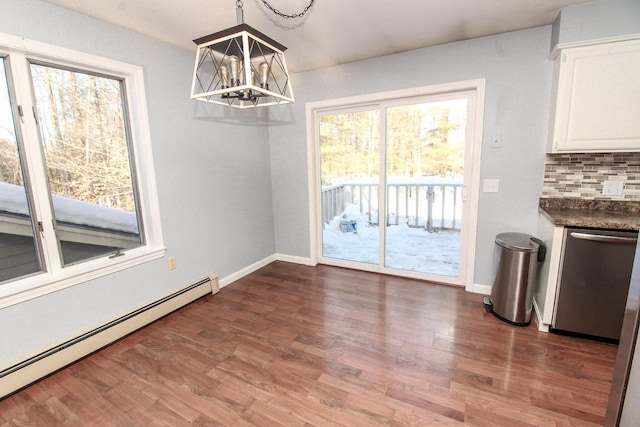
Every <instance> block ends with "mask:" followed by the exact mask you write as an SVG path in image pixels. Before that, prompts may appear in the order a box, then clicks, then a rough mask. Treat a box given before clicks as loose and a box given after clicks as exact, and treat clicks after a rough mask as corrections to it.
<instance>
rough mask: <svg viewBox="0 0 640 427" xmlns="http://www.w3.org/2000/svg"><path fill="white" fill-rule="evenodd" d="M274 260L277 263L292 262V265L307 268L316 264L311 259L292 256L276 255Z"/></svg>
mask: <svg viewBox="0 0 640 427" xmlns="http://www.w3.org/2000/svg"><path fill="white" fill-rule="evenodd" d="M276 259H277V260H278V261H285V262H292V263H294V264H302V265H308V266H311V267H313V266H316V265H318V263H317V262H313V261H312V260H311V258H305V257H301V256H293V255H285V254H276Z"/></svg>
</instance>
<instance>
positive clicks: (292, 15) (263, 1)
mask: <svg viewBox="0 0 640 427" xmlns="http://www.w3.org/2000/svg"><path fill="white" fill-rule="evenodd" d="M238 1H240V0H238ZM315 1H316V0H311V1H310V2H309V4H308V5H307V7H305V8H304V9H303V10H302V12H300V13H294V14H291V15H287V14H286V13H282V12H280V11H279V10H278V9H276V8H275V7H273V6H271V5H270V4H269V2H268V1H267V0H262V3H264V5H265V6H266V7H267V9H269V10H270V11H271V12H273V13H275V14H276V15H278V16H280V17H282V18H285V19H295V18H302V17H303V16H304V15H305V13H307V12H308V11H309V9H310V8H311V6H313V2H315Z"/></svg>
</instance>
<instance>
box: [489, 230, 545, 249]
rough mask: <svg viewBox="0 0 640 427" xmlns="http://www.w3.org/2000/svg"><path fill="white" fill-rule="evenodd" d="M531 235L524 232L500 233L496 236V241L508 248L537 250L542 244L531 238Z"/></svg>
mask: <svg viewBox="0 0 640 427" xmlns="http://www.w3.org/2000/svg"><path fill="white" fill-rule="evenodd" d="M531 237H532V236H529V235H528V234H524V233H500V234H498V235H497V236H496V243H497V244H498V245H500V246H502V247H504V248H507V249H512V250H517V251H521V252H536V251H537V250H538V248H539V247H540V245H539V244H537V243H536V242H534V241H533V240H531Z"/></svg>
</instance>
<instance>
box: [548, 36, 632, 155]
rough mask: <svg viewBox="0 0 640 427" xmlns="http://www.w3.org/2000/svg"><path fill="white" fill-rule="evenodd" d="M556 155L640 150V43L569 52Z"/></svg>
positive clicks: (563, 59)
mask: <svg viewBox="0 0 640 427" xmlns="http://www.w3.org/2000/svg"><path fill="white" fill-rule="evenodd" d="M559 61H560V64H559V75H558V81H557V85H558V86H557V88H558V92H557V101H556V102H557V103H556V106H555V107H556V110H555V123H554V127H553V128H552V129H553V141H552V147H551V151H553V152H563V151H564V152H571V151H574V152H584V151H640V77H639V76H640V40H631V41H624V42H612V43H603V44H599V45H593V46H585V47H576V48H570V49H564V50H563V51H562V52H561V54H560V58H559Z"/></svg>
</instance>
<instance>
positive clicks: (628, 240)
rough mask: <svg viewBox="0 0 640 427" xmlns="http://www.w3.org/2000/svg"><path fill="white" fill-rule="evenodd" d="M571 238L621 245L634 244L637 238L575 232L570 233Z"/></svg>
mask: <svg viewBox="0 0 640 427" xmlns="http://www.w3.org/2000/svg"><path fill="white" fill-rule="evenodd" d="M571 237H573V238H575V239H581V240H590V241H592V242H604V243H622V244H634V245H635V244H636V243H637V241H638V238H637V237H623V236H608V235H606V234H589V233H579V232H577V231H572V232H571Z"/></svg>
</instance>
